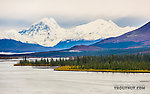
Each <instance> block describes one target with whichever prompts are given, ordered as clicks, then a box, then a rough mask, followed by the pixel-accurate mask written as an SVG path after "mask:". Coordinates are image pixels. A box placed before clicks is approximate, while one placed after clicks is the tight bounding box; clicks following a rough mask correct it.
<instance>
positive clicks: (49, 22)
mask: <svg viewBox="0 0 150 94" xmlns="http://www.w3.org/2000/svg"><path fill="white" fill-rule="evenodd" d="M41 22H42V23H43V24H45V25H48V26H54V25H55V26H56V25H57V26H58V24H57V22H56V20H55V19H54V18H43V19H41V20H40V21H38V22H37V23H41ZM37 23H35V24H37Z"/></svg>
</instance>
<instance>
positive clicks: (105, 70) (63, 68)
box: [54, 66, 150, 73]
mask: <svg viewBox="0 0 150 94" xmlns="http://www.w3.org/2000/svg"><path fill="white" fill-rule="evenodd" d="M54 70H55V71H85V72H122V73H150V70H110V69H75V68H74V67H71V66H60V67H58V68H55V69H54Z"/></svg>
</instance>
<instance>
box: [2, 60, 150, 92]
mask: <svg viewBox="0 0 150 94" xmlns="http://www.w3.org/2000/svg"><path fill="white" fill-rule="evenodd" d="M17 62H18V60H0V94H150V74H149V73H103V72H67V71H65V72H62V71H53V69H39V68H37V69H36V68H33V67H30V66H25V67H21V66H13V64H15V63H17ZM116 87H121V88H116ZM131 87H132V88H131ZM133 87H134V88H133Z"/></svg>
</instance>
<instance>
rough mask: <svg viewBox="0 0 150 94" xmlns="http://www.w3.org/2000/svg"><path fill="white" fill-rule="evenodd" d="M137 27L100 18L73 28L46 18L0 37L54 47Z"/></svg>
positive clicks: (115, 34)
mask: <svg viewBox="0 0 150 94" xmlns="http://www.w3.org/2000/svg"><path fill="white" fill-rule="evenodd" d="M133 29H135V27H124V28H121V27H119V26H117V25H116V24H115V23H113V22H112V21H106V20H102V19H98V20H96V21H93V22H90V23H87V24H83V25H79V26H76V27H73V28H69V29H66V28H62V27H60V26H59V25H58V24H57V22H56V21H55V20H54V19H53V18H44V19H41V20H40V21H38V22H36V23H34V24H32V25H31V26H30V27H29V28H27V29H24V30H22V31H20V32H17V31H15V30H12V31H10V32H5V33H2V34H1V35H2V36H0V39H4V38H5V39H14V40H17V41H21V42H24V43H33V44H39V45H42V46H47V47H53V46H55V45H57V44H58V43H59V42H61V41H67V40H73V41H74V40H97V39H105V38H109V37H116V36H119V35H122V34H124V33H126V32H129V31H131V30H133Z"/></svg>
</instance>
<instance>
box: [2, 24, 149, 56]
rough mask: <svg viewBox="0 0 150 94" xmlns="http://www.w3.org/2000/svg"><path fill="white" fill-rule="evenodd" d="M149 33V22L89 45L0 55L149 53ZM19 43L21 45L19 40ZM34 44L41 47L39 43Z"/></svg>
mask: <svg viewBox="0 0 150 94" xmlns="http://www.w3.org/2000/svg"><path fill="white" fill-rule="evenodd" d="M149 35H150V22H148V23H146V24H145V25H143V26H141V27H140V28H138V29H135V30H133V31H130V32H127V33H125V34H123V35H120V36H117V37H110V38H106V39H103V40H97V41H98V42H96V43H94V44H91V45H76V46H73V47H71V48H69V49H64V50H59V51H56V50H55V51H54V49H53V50H51V51H50V49H52V48H49V47H48V48H49V51H45V52H37V53H31V54H16V55H0V56H31V57H32V56H34V57H35V56H36V57H50V56H52V57H68V56H83V55H100V54H103V55H108V54H137V53H149V52H150V36H149ZM5 41H6V40H5ZM11 41H12V40H11ZM13 41H14V40H13ZM68 41H69V40H68ZM0 43H1V42H0ZM11 43H13V42H11ZM19 43H20V44H21V45H23V44H22V43H21V42H19ZM1 44H7V43H1ZM17 44H18V43H17ZM8 45H9V44H8ZM14 45H15V44H13V45H12V48H15V47H14ZM29 45H31V44H29ZM32 45H33V44H32ZM36 46H37V47H39V48H41V46H40V45H36ZM42 47H43V46H42ZM2 48H3V47H1V49H2ZM25 48H26V47H25ZM58 48H59V47H58ZM33 49H34V47H33Z"/></svg>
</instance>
